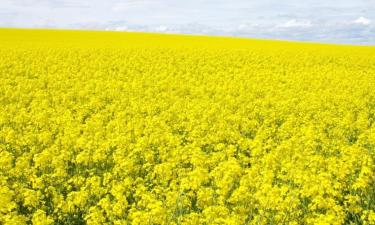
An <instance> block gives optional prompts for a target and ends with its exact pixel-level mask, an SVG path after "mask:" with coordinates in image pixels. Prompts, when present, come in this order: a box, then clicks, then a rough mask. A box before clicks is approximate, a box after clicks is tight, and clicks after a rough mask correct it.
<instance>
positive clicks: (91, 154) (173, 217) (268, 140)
mask: <svg viewBox="0 0 375 225" xmlns="http://www.w3.org/2000/svg"><path fill="white" fill-rule="evenodd" d="M0 224H4V225H13V224H14V225H22V224H36V225H47V224H89V225H90V224H92V225H95V224H114V225H120V224H135V225H136V224H160V225H161V224H172V225H173V224H175V225H177V224H207V225H208V224H233V225H237V224H289V225H297V224H307V225H309V224H322V225H323V224H327V225H330V224H332V225H336V224H337V225H340V224H364V225H371V224H375V48H373V47H353V46H334V45H318V44H302V43H292V42H276V41H259V40H246V39H234V38H232V39H229V38H209V37H199V36H198V37H193V36H178V35H156V34H142V33H112V32H78V31H43V30H35V31H32V30H31V31H25V30H5V29H4V30H0Z"/></svg>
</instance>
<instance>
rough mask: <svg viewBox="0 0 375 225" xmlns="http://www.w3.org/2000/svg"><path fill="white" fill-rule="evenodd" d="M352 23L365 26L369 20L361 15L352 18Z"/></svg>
mask: <svg viewBox="0 0 375 225" xmlns="http://www.w3.org/2000/svg"><path fill="white" fill-rule="evenodd" d="M353 23H355V24H360V25H365V26H367V25H370V24H371V20H369V19H367V18H365V17H363V16H361V17H359V18H358V19H356V20H354V21H353Z"/></svg>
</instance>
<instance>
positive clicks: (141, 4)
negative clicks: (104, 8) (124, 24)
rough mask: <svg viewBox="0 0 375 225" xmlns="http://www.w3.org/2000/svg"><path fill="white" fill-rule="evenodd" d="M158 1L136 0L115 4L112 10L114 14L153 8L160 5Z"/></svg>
mask: <svg viewBox="0 0 375 225" xmlns="http://www.w3.org/2000/svg"><path fill="white" fill-rule="evenodd" d="M158 4H159V2H158V1H155V0H154V1H151V0H134V1H127V2H122V3H117V4H114V6H113V7H112V10H113V11H114V12H126V11H129V10H134V9H139V8H150V7H152V6H155V5H158Z"/></svg>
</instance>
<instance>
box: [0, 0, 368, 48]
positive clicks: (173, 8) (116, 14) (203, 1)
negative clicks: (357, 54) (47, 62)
mask: <svg viewBox="0 0 375 225" xmlns="http://www.w3.org/2000/svg"><path fill="white" fill-rule="evenodd" d="M0 27H24V28H62V29H100V30H118V31H123V30H130V31H151V32H166V33H187V34H209V35H229V36H244V37H254V38H268V39H289V40H301V41H316V42H333V43H353V44H371V45H375V0H328V1H323V0H304V1H301V0H283V1H278V0H252V1H251V0H106V1H102V0H0Z"/></svg>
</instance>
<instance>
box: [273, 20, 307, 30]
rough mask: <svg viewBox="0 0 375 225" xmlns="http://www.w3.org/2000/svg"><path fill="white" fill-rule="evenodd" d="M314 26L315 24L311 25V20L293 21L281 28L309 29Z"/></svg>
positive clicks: (283, 24)
mask: <svg viewBox="0 0 375 225" xmlns="http://www.w3.org/2000/svg"><path fill="white" fill-rule="evenodd" d="M312 25H313V24H312V23H311V21H310V20H296V19H292V20H288V21H287V22H285V23H282V24H280V25H279V26H280V27H283V28H309V27H312Z"/></svg>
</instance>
